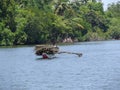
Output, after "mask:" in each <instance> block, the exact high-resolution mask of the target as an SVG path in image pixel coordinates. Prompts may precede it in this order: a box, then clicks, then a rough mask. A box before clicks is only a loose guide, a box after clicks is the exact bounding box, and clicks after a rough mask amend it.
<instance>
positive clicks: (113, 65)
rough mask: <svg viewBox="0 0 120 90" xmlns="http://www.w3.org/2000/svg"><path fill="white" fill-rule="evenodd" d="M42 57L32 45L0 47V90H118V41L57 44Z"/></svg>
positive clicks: (119, 61) (119, 42)
mask: <svg viewBox="0 0 120 90" xmlns="http://www.w3.org/2000/svg"><path fill="white" fill-rule="evenodd" d="M59 47H60V51H70V52H81V53H83V56H82V57H78V56H77V55H73V54H71V55H70V54H56V58H54V59H50V60H43V59H41V57H39V56H36V55H35V54H34V46H21V47H11V48H10V47H0V90H120V41H97V42H80V43H75V44H72V45H61V46H59Z"/></svg>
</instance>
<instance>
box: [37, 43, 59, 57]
mask: <svg viewBox="0 0 120 90" xmlns="http://www.w3.org/2000/svg"><path fill="white" fill-rule="evenodd" d="M35 50H36V52H35V54H36V55H42V54H43V53H46V54H56V53H58V52H59V48H58V47H54V46H52V45H36V46H35Z"/></svg>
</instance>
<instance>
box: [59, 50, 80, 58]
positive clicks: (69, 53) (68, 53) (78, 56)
mask: <svg viewBox="0 0 120 90" xmlns="http://www.w3.org/2000/svg"><path fill="white" fill-rule="evenodd" d="M61 53H67V54H76V55H78V57H81V56H82V53H75V52H66V51H62V52H58V54H61Z"/></svg>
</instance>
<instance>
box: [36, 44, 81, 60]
mask: <svg viewBox="0 0 120 90" xmlns="http://www.w3.org/2000/svg"><path fill="white" fill-rule="evenodd" d="M35 50H36V52H35V54H36V55H38V56H42V58H43V59H48V58H51V57H53V56H54V55H55V54H61V53H67V54H76V55H78V56H79V57H81V56H82V53H74V52H66V51H62V52H59V47H57V46H53V45H36V46H35Z"/></svg>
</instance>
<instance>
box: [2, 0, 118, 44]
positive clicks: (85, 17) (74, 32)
mask: <svg viewBox="0 0 120 90" xmlns="http://www.w3.org/2000/svg"><path fill="white" fill-rule="evenodd" d="M68 37H70V38H72V40H77V41H91V40H107V39H120V1H119V2H117V3H113V4H111V5H109V7H108V9H107V11H104V10H103V4H102V2H101V0H58V1H57V0H0V45H1V46H7V45H20V44H42V43H50V42H53V41H54V42H62V41H63V39H65V38H68Z"/></svg>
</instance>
